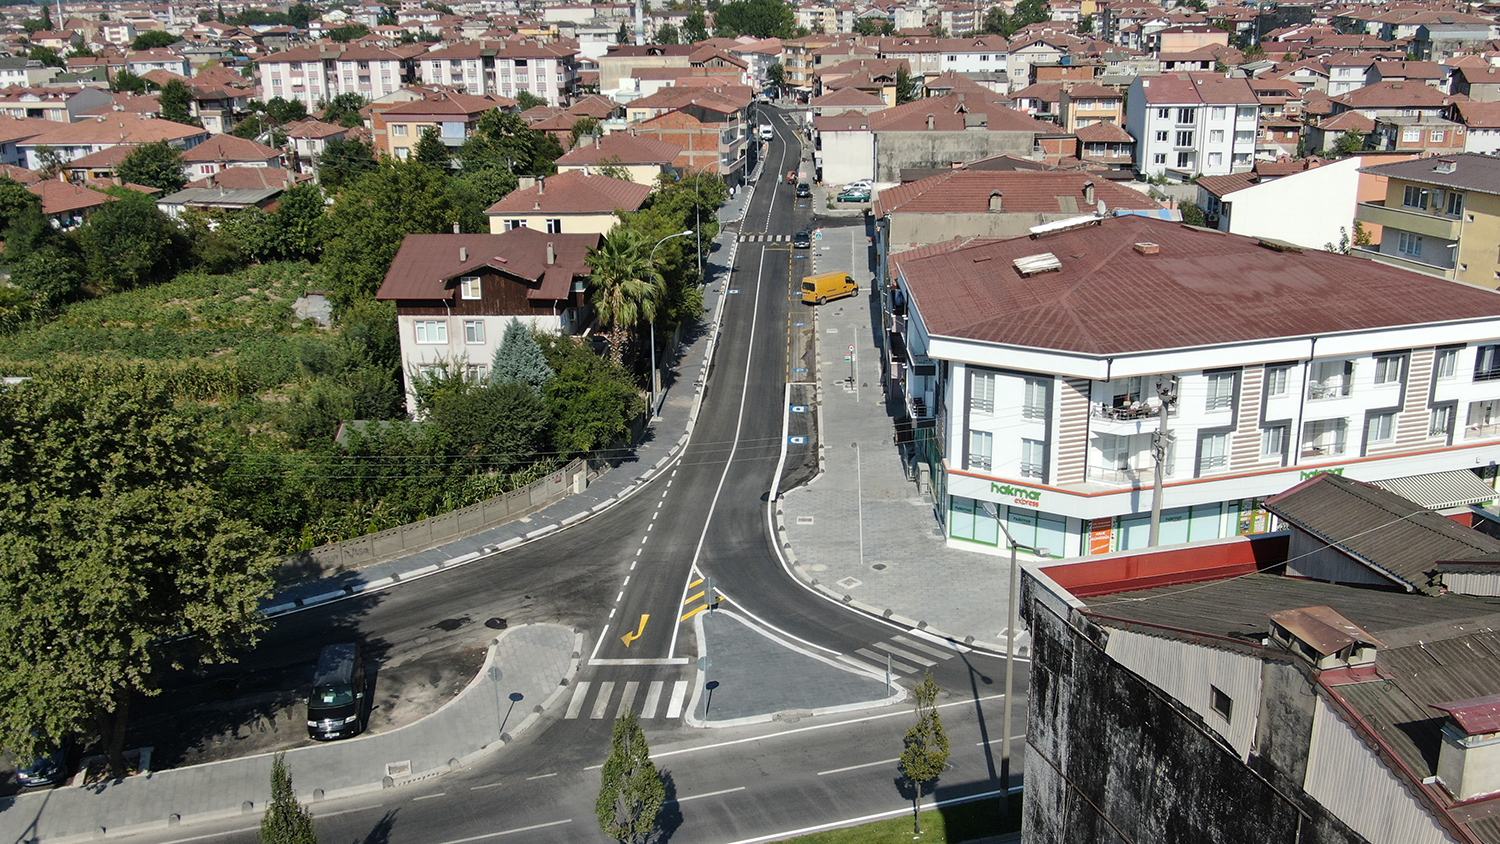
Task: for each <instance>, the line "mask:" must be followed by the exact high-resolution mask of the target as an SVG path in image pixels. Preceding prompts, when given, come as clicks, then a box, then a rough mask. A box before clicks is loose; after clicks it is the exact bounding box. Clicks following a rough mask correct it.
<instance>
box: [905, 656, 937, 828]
mask: <svg viewBox="0 0 1500 844" xmlns="http://www.w3.org/2000/svg"><path fill="white" fill-rule="evenodd" d="M940 691H941V689H939V687H938V684H937V681H936V680H933V679H932V672H931V671H928V672H927V675H926V676H925V677H924V678H923V679H922V682H921V683H919V684H917V687H916V688H915V689H912V696H913V698H914V702H915V704H916V710H917V723H916V724H913V725H912V727H911V729H909V730H907V731H906V740H905V747H904V748H903V749H902V751H901V759H900V762H899V765H900V767H901V774H902V775H903V776H905V777H906V778H907V779H908V780H910V781H911V783H912V785H914V786H916V796H915V798H914V799H913V800H912V823H913V824H914V826H915V829H914V830H913V831H914V832H915V833H916V834H917V835H921V834H922V816H921V814H919V811H920V807H921V803H922V786H924V785H926V784H927V783H929V782H931V781H933V780H935V779H937V778H938V776H939V775H940V774H942V773H943V771H945V770H947V768H948V754H949V744H948V733H947V732H946V731H945V730H944V729H943V718H942V715H941V714H939V713H938V709H937V697H938V693H939V692H940Z"/></svg>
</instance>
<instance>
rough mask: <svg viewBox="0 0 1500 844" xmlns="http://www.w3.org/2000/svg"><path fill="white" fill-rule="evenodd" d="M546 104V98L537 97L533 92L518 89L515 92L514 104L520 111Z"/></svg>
mask: <svg viewBox="0 0 1500 844" xmlns="http://www.w3.org/2000/svg"><path fill="white" fill-rule="evenodd" d="M546 104H547V101H546V100H544V99H542V98H541V97H538V96H537V95H536V94H533V93H531V92H530V91H519V92H517V93H516V105H517V106H518V107H519V108H520V109H521V110H522V111H530V110H531V109H534V108H536V107H537V106H544V105H546Z"/></svg>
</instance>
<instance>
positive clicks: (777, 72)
mask: <svg viewBox="0 0 1500 844" xmlns="http://www.w3.org/2000/svg"><path fill="white" fill-rule="evenodd" d="M766 81H767V82H769V83H771V85H772V86H773V87H774V88H775V89H776V93H777V94H780V93H781V92H782V91H783V90H785V89H786V67H785V66H784V65H782V63H781V62H772V63H771V66H770V67H767V68H766Z"/></svg>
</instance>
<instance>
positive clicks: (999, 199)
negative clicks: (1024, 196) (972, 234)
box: [990, 190, 1005, 214]
mask: <svg viewBox="0 0 1500 844" xmlns="http://www.w3.org/2000/svg"><path fill="white" fill-rule="evenodd" d="M1004 202H1005V194H1003V193H1001V192H1000V191H997V190H992V191H990V211H992V212H994V213H997V214H998V213H999V212H1001V211H1003V210H1004Z"/></svg>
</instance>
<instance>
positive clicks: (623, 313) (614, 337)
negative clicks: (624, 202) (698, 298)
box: [588, 226, 663, 363]
mask: <svg viewBox="0 0 1500 844" xmlns="http://www.w3.org/2000/svg"><path fill="white" fill-rule="evenodd" d="M654 245H655V244H653V243H650V242H648V241H647V240H646V238H645V236H644V235H642V234H641V233H640V232H639V231H636V230H635V229H632V228H627V227H625V226H616V227H615V228H614V229H613V230H611V231H610V233H609V234H607V235H605V236H604V239H603V241H601V242H600V244H599V247H598V248H597V249H594V250H592V251H591V252H589V256H588V263H589V266H590V267H591V268H593V273H592V275H591V276H590V278H589V304H590V305H592V306H593V308H594V313H595V314H596V315H597V318H598V320H599V324H600V325H601V326H602V327H603V328H604V329H605V330H606V331H607V332H608V333H609V352H610V359H611V360H613V361H614V362H615V363H620V362H621V361H622V360H623V359H624V357H625V334H626V333H627V332H630V331H633V330H634V329H635V327H636V326H638V325H639V324H640V323H641V322H644V321H646V320H648V319H654V318H655V316H656V309H657V304H658V302H659V301H660V299H661V294H662V287H663V281H662V277H661V273H660V272H659V271H658V270H657V268H656V265H655V264H654V263H653V262H652V260H651V248H652V246H654Z"/></svg>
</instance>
